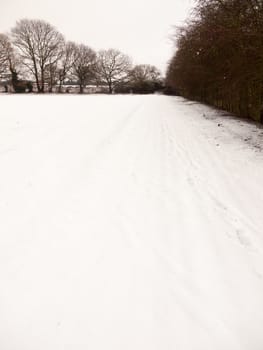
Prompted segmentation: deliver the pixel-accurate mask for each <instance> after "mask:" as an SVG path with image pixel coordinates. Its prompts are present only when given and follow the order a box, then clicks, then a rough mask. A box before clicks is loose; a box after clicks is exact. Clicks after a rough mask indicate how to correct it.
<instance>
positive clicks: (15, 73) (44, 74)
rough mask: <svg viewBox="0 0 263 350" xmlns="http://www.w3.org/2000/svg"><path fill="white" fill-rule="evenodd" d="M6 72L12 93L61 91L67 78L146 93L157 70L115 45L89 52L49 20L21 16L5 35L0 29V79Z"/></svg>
mask: <svg viewBox="0 0 263 350" xmlns="http://www.w3.org/2000/svg"><path fill="white" fill-rule="evenodd" d="M7 77H11V82H12V84H13V87H14V90H15V92H24V91H29V92H30V91H32V90H33V82H34V84H35V85H36V89H37V91H38V92H39V93H44V92H45V91H46V90H48V91H49V92H52V91H53V89H54V87H55V86H56V87H58V91H59V92H62V91H63V89H62V87H63V85H64V84H66V83H69V82H73V83H74V84H78V86H79V92H80V93H83V92H84V87H85V86H86V85H97V86H104V87H107V89H108V92H109V93H113V92H114V91H115V92H131V91H132V92H135V93H152V92H154V91H156V90H159V89H161V88H162V78H161V73H160V71H159V70H158V69H157V68H156V67H155V66H152V65H148V64H143V65H135V66H134V65H133V64H132V61H131V58H130V57H129V56H127V55H125V54H124V53H122V52H120V51H118V50H116V49H108V50H101V51H99V52H95V51H94V50H93V49H92V48H91V47H89V46H88V45H85V44H77V43H75V42H72V41H67V40H66V39H65V38H64V36H63V35H62V34H61V33H60V32H59V31H58V30H57V29H56V28H55V27H54V26H52V25H51V24H50V23H48V22H46V21H43V20H32V19H22V20H19V21H18V22H17V23H16V25H15V27H13V28H12V29H11V32H10V34H0V80H2V81H4V80H6V79H7Z"/></svg>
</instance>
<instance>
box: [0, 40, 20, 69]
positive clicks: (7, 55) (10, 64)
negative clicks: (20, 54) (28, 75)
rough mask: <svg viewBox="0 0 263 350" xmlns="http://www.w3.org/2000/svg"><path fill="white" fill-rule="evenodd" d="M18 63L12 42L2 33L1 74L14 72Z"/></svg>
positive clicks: (0, 47) (0, 46)
mask: <svg viewBox="0 0 263 350" xmlns="http://www.w3.org/2000/svg"><path fill="white" fill-rule="evenodd" d="M16 63H17V60H16V57H15V52H14V49H13V47H12V44H11V42H10V40H9V38H8V36H7V35H5V34H0V75H1V74H3V73H8V72H9V73H12V71H14V70H15V65H16Z"/></svg>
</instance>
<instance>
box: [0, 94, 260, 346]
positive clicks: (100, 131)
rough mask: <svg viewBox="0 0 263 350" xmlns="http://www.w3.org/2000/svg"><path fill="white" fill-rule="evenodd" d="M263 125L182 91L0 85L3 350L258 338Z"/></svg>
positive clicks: (250, 342) (233, 342) (240, 342)
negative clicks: (5, 90)
mask: <svg viewBox="0 0 263 350" xmlns="http://www.w3.org/2000/svg"><path fill="white" fill-rule="evenodd" d="M261 146H263V129H261V128H259V127H257V126H256V125H255V124H253V123H249V122H246V121H242V120H237V119H233V118H231V117H227V116H225V117H223V116H220V113H219V112H216V111H215V110H212V109H210V108H208V107H205V106H201V105H199V104H197V103H193V102H187V101H185V100H183V99H182V98H177V97H165V96H99V95H98V96H68V95H67V96H37V95H34V96H14V95H5V96H4V95H1V96H0V349H1V350H87V349H89V350H262V349H263V151H261Z"/></svg>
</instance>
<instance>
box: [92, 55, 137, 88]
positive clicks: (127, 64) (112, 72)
mask: <svg viewBox="0 0 263 350" xmlns="http://www.w3.org/2000/svg"><path fill="white" fill-rule="evenodd" d="M130 69H131V59H130V58H129V56H127V55H124V54H123V53H121V52H120V51H118V50H115V49H109V50H102V51H100V52H99V53H98V58H97V77H98V81H99V82H100V83H102V84H107V85H108V88H109V93H110V94H111V93H112V92H113V91H114V88H115V86H116V85H118V84H120V83H121V82H123V80H125V79H126V78H127V76H128V72H129V70H130Z"/></svg>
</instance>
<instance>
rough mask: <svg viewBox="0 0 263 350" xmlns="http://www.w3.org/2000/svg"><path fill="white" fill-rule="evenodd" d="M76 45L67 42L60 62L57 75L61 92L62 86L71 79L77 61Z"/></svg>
mask: <svg viewBox="0 0 263 350" xmlns="http://www.w3.org/2000/svg"><path fill="white" fill-rule="evenodd" d="M75 48H76V44H75V43H73V42H71V41H69V42H66V43H65V45H64V48H63V50H62V56H61V58H60V60H59V62H58V68H57V75H58V81H59V92H62V85H63V83H64V81H65V80H66V79H67V78H69V76H70V73H71V70H72V68H73V63H74V60H75V58H76V57H75V56H76V55H75Z"/></svg>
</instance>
